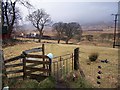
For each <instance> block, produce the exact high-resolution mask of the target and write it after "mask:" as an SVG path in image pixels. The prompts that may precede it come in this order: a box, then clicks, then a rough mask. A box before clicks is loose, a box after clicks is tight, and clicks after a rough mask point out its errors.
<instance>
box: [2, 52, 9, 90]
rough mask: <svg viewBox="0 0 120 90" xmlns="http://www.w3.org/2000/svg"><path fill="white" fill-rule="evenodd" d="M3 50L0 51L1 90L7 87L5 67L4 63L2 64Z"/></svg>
mask: <svg viewBox="0 0 120 90" xmlns="http://www.w3.org/2000/svg"><path fill="white" fill-rule="evenodd" d="M3 54H4V53H3V50H0V55H1V56H0V74H1V75H0V80H1V81H2V82H0V89H1V90H2V88H3V87H4V86H6V85H8V82H9V81H8V77H7V73H6V67H5V62H4V55H3Z"/></svg>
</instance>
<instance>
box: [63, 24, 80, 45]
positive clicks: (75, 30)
mask: <svg viewBox="0 0 120 90" xmlns="http://www.w3.org/2000/svg"><path fill="white" fill-rule="evenodd" d="M81 30H82V29H81V26H80V25H79V23H76V22H71V23H68V24H66V26H65V31H64V32H65V33H64V34H65V37H66V44H68V41H69V40H70V39H71V38H73V37H74V36H75V35H80V36H81Z"/></svg>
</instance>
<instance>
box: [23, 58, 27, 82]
mask: <svg viewBox="0 0 120 90" xmlns="http://www.w3.org/2000/svg"><path fill="white" fill-rule="evenodd" d="M26 78H27V76H26V59H25V58H23V80H25V79H26Z"/></svg>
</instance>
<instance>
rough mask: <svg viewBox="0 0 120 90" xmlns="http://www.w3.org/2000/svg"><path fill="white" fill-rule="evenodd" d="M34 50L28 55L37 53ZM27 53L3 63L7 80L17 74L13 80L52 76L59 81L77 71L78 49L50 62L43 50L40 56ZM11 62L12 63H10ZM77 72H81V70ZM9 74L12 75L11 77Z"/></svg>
mask: <svg viewBox="0 0 120 90" xmlns="http://www.w3.org/2000/svg"><path fill="white" fill-rule="evenodd" d="M36 49H37V48H35V49H32V50H30V53H31V51H34V52H35V51H38V50H36ZM39 49H41V48H39ZM42 49H44V45H42ZM28 52H29V50H27V54H24V52H23V54H21V55H20V56H16V57H14V58H11V59H7V60H5V61H4V63H5V67H6V74H7V76H8V78H13V76H16V75H15V74H17V75H19V76H18V77H15V78H19V77H22V78H23V79H26V78H31V77H32V78H35V77H36V76H50V75H52V76H54V77H55V78H56V79H60V78H61V77H64V76H65V75H67V74H68V73H70V72H72V71H73V70H78V69H79V48H76V49H75V50H74V53H70V54H65V55H62V56H57V57H54V58H53V59H52V60H51V59H50V58H49V57H48V56H46V55H44V50H42V53H43V54H42V55H34V54H29V53H28ZM21 59H22V60H21ZM13 61H14V63H12V62H13ZM17 67H21V68H17ZM10 68H11V69H10ZM15 68H16V69H15ZM79 70H80V72H82V70H81V69H79ZM19 73H20V74H19ZM82 73H83V72H82ZM9 74H14V75H12V77H11V76H10V75H9Z"/></svg>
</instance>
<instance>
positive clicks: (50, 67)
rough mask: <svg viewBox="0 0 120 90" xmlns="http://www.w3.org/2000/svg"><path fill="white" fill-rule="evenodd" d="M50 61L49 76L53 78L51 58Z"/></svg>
mask: <svg viewBox="0 0 120 90" xmlns="http://www.w3.org/2000/svg"><path fill="white" fill-rule="evenodd" d="M49 61H50V64H49V70H50V72H49V76H51V73H52V68H51V66H52V59H50V58H49Z"/></svg>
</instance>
